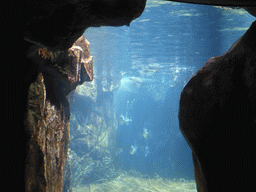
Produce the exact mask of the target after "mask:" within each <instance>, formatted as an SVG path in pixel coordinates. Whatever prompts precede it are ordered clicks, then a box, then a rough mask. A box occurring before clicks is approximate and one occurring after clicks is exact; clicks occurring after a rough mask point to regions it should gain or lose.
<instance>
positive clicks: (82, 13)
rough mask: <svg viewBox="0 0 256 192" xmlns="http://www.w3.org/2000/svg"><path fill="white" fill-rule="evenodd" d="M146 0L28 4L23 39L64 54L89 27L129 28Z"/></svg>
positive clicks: (32, 2) (40, 2)
mask: <svg viewBox="0 0 256 192" xmlns="http://www.w3.org/2000/svg"><path fill="white" fill-rule="evenodd" d="M145 3H146V0H129V1H128V0H125V1H123V0H65V1H61V0H58V1H48V0H43V1H39V0H36V1H29V3H28V4H27V10H29V13H30V14H29V15H27V18H26V26H25V31H24V38H25V40H26V41H29V42H31V43H35V44H37V45H41V46H43V47H45V48H47V49H49V50H51V51H64V50H66V49H68V48H70V47H71V46H72V44H73V43H74V42H75V41H76V40H77V39H78V38H79V37H80V36H81V35H82V34H83V33H84V31H85V29H87V28H88V27H100V26H107V25H110V26H122V25H130V23H131V21H132V20H133V19H135V18H137V17H139V16H140V15H141V13H142V12H143V10H144V8H145Z"/></svg>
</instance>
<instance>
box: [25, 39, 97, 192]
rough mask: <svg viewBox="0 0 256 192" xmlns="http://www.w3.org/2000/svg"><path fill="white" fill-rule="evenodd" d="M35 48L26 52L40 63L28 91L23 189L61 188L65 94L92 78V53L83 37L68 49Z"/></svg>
mask: <svg viewBox="0 0 256 192" xmlns="http://www.w3.org/2000/svg"><path fill="white" fill-rule="evenodd" d="M31 50H34V47H32V49H31ZM38 50H39V51H38V52H31V53H30V54H29V57H30V58H31V59H34V60H35V61H38V63H37V64H39V65H40V66H39V73H38V74H37V79H36V81H35V82H34V83H32V84H31V85H30V87H29V91H28V94H29V95H28V111H27V119H26V126H27V131H28V133H29V135H30V141H29V151H28V157H27V164H26V191H28V192H29V191H56V192H57V191H60V192H62V191H63V190H62V188H63V182H64V165H65V157H66V156H67V150H68V141H69V104H68V101H67V99H66V96H67V95H68V94H69V93H70V91H71V90H74V89H75V88H76V86H77V85H78V84H82V83H83V82H84V81H86V80H87V81H89V80H92V76H93V71H92V67H93V66H92V57H91V56H90V54H89V43H88V42H87V40H86V39H85V38H84V37H81V38H79V39H78V41H77V42H76V43H75V44H74V45H73V46H72V47H71V48H70V49H69V50H68V51H66V52H60V53H58V54H56V55H54V54H53V53H52V52H50V51H48V50H47V49H42V48H39V49H38ZM59 87H60V88H59ZM69 179H70V178H69ZM67 183H68V182H67ZM65 187H66V188H68V186H65Z"/></svg>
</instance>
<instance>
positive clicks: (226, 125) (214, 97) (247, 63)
mask: <svg viewBox="0 0 256 192" xmlns="http://www.w3.org/2000/svg"><path fill="white" fill-rule="evenodd" d="M255 34H256V22H254V23H253V24H252V26H251V27H250V28H249V29H248V31H247V32H246V33H245V34H244V35H243V36H242V37H241V38H240V39H239V40H238V41H237V42H235V43H234V44H233V45H232V47H231V48H230V49H229V51H227V52H226V53H225V54H224V55H222V56H219V57H213V58H211V59H209V60H208V62H207V63H206V64H205V65H204V66H203V67H202V68H201V69H200V70H199V71H198V72H197V73H196V74H195V75H194V76H193V77H192V78H191V79H190V81H189V82H188V83H187V85H186V86H185V88H184V89H183V91H182V93H181V98H180V110H179V120H180V129H181V131H182V133H183V135H184V137H185V138H186V140H187V142H188V143H189V145H190V147H191V149H192V151H193V161H194V167H195V178H196V182H197V189H198V191H210V192H211V191H253V190H254V189H255V175H256V165H255V162H256V148H255V146H256V110H255V109H256V101H255V98H256V81H255V79H256V38H255V37H256V36H255Z"/></svg>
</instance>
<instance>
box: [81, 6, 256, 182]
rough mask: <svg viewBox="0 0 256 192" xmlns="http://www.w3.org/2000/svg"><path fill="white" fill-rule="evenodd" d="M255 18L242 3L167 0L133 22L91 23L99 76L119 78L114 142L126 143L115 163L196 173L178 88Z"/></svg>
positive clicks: (163, 172) (167, 173)
mask: <svg viewBox="0 0 256 192" xmlns="http://www.w3.org/2000/svg"><path fill="white" fill-rule="evenodd" d="M254 20H255V19H254V18H253V17H252V16H250V15H249V14H248V13H246V12H245V11H243V10H226V9H219V8H215V7H213V6H206V5H194V4H183V3H170V2H169V3H166V4H150V5H148V6H147V7H146V9H145V11H144V13H143V14H142V15H141V17H139V18H138V19H136V20H135V21H133V22H132V23H131V26H130V27H119V28H114V27H101V28H90V29H88V30H86V32H85V33H84V36H85V37H86V38H87V39H88V41H89V42H90V43H91V45H90V54H91V55H93V57H94V70H95V72H96V77H95V78H96V79H97V78H106V79H107V81H109V82H112V83H113V82H115V83H118V82H121V84H120V85H119V89H115V90H113V91H114V93H115V94H114V96H115V106H113V107H114V108H115V112H116V117H117V119H118V121H119V126H118V133H117V137H116V142H115V145H116V147H118V148H122V149H123V152H122V153H121V154H120V156H119V157H118V161H119V164H118V165H116V166H117V167H118V168H120V169H123V170H126V171H129V170H136V171H138V172H140V173H142V174H145V175H149V176H151V175H155V174H158V175H159V176H161V177H167V178H185V179H189V180H190V179H193V162H192V156H191V150H190V148H189V147H188V145H187V143H186V141H185V139H184V138H183V136H182V135H181V133H180V131H179V123H178V107H179V96H180V92H181V90H182V88H183V87H184V85H185V84H186V82H187V81H188V80H189V78H190V77H191V76H192V75H193V74H194V73H195V72H196V71H197V70H198V69H199V68H201V67H202V66H203V65H204V63H205V62H206V61H207V60H208V59H209V58H211V57H214V56H219V55H222V54H223V53H225V51H227V50H228V49H229V47H230V46H231V45H232V44H233V43H234V42H235V41H236V40H237V39H238V38H239V37H240V36H242V35H243V34H244V33H245V31H246V29H248V27H249V26H250V25H251V23H252V22H253V21H254ZM120 117H121V120H124V122H125V123H124V124H123V125H122V122H120Z"/></svg>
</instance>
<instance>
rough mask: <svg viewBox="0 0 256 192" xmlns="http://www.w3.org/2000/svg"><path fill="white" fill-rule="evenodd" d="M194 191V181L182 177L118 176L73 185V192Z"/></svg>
mask: <svg viewBox="0 0 256 192" xmlns="http://www.w3.org/2000/svg"><path fill="white" fill-rule="evenodd" d="M119 191H120V192H129V191H132V192H176V191H177V192H182V191H184V192H185V191H186V192H188V191H189V192H196V184H195V181H194V180H192V181H187V180H184V179H178V180H167V179H163V178H154V179H150V178H139V177H133V176H122V177H121V176H120V177H117V178H116V179H114V180H112V181H108V182H104V183H101V184H90V185H86V186H76V187H73V192H119Z"/></svg>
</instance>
